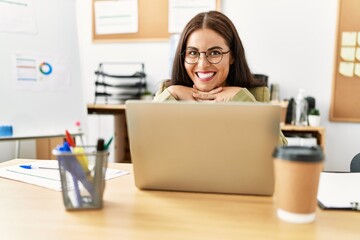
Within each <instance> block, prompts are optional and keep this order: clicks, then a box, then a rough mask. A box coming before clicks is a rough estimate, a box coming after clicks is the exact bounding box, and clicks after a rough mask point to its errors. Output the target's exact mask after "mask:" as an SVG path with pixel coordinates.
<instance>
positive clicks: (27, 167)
mask: <svg viewBox="0 0 360 240" xmlns="http://www.w3.org/2000/svg"><path fill="white" fill-rule="evenodd" d="M20 167H21V168H25V169H49V170H50V169H51V170H59V168H55V167H40V166H33V165H20Z"/></svg>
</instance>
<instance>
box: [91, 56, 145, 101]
mask: <svg viewBox="0 0 360 240" xmlns="http://www.w3.org/2000/svg"><path fill="white" fill-rule="evenodd" d="M144 69H145V66H144V63H137V62H103V63H100V64H99V67H98V69H97V70H96V71H95V75H96V81H95V102H94V103H95V104H96V103H99V101H100V102H102V103H124V102H125V101H126V100H129V99H140V98H141V96H142V95H143V93H144V92H145V91H146V74H145V71H144Z"/></svg>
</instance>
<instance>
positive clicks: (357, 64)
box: [354, 63, 360, 77]
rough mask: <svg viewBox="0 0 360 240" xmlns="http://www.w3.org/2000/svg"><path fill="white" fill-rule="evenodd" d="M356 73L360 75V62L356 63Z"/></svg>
mask: <svg viewBox="0 0 360 240" xmlns="http://www.w3.org/2000/svg"><path fill="white" fill-rule="evenodd" d="M354 73H355V75H356V76H358V77H360V63H355V70H354Z"/></svg>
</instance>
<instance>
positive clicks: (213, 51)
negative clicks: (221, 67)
mask: <svg viewBox="0 0 360 240" xmlns="http://www.w3.org/2000/svg"><path fill="white" fill-rule="evenodd" d="M221 54H222V52H221V51H220V50H211V51H210V54H209V55H210V56H218V55H221Z"/></svg>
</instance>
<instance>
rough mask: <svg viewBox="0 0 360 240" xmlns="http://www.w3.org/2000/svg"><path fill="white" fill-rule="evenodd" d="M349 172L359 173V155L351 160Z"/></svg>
mask: <svg viewBox="0 0 360 240" xmlns="http://www.w3.org/2000/svg"><path fill="white" fill-rule="evenodd" d="M350 172H360V153H358V154H356V155H355V157H354V158H353V159H352V160H351V163H350Z"/></svg>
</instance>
